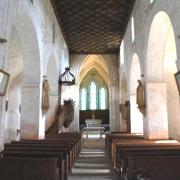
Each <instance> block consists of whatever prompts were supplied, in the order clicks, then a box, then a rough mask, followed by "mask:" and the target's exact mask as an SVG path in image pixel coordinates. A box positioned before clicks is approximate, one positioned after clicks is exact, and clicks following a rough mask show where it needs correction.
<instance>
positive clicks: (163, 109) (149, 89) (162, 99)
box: [144, 82, 168, 139]
mask: <svg viewBox="0 0 180 180" xmlns="http://www.w3.org/2000/svg"><path fill="white" fill-rule="evenodd" d="M144 135H145V138H146V139H168V117H167V95H166V84H165V83H161V82H148V83H146V119H145V123H144Z"/></svg>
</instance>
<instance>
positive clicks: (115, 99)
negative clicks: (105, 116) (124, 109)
mask: <svg viewBox="0 0 180 180" xmlns="http://www.w3.org/2000/svg"><path fill="white" fill-rule="evenodd" d="M109 101H110V102H109V113H110V114H109V115H110V130H111V131H120V110H119V92H118V88H117V87H116V86H111V87H110V88H109Z"/></svg>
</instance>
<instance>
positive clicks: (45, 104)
mask: <svg viewBox="0 0 180 180" xmlns="http://www.w3.org/2000/svg"><path fill="white" fill-rule="evenodd" d="M49 90H50V88H49V83H48V80H47V79H46V76H44V81H43V91H42V109H43V111H47V110H48V109H49Z"/></svg>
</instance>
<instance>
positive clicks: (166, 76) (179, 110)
mask: <svg viewBox="0 0 180 180" xmlns="http://www.w3.org/2000/svg"><path fill="white" fill-rule="evenodd" d="M176 60H177V53H176V42H175V35H174V30H173V25H172V22H171V20H170V18H169V16H168V14H167V13H165V12H163V11H160V12H158V13H157V14H156V15H155V17H154V19H153V22H152V25H151V29H150V33H149V41H148V51H147V63H146V69H147V74H146V79H147V121H146V123H148V125H149V126H146V127H148V128H149V129H147V128H146V133H147V132H148V133H147V134H148V137H149V138H168V137H171V138H178V137H179V133H178V132H179V130H180V128H179V125H178V124H179V120H180V119H179V116H180V105H179V94H178V90H177V87H176V83H175V79H174V73H176V72H177V68H176V64H175V61H176ZM150 97H151V98H150ZM152 101H153V102H152ZM152 103H153V104H152ZM153 105H154V107H153V109H152V106H153ZM154 108H155V109H156V111H154ZM152 126H153V129H152ZM150 129H151V130H150ZM152 130H153V131H154V132H153V131H152ZM151 131H152V132H151Z"/></svg>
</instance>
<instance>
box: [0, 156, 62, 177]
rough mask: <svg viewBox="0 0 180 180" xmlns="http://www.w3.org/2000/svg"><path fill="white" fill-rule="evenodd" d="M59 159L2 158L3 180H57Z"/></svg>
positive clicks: (1, 174) (1, 172) (0, 162)
mask: <svg viewBox="0 0 180 180" xmlns="http://www.w3.org/2000/svg"><path fill="white" fill-rule="evenodd" d="M57 164H58V160H57V158H9V157H8V158H0V178H1V179H2V180H11V179H12V180H39V179H42V180H57V179H58V176H59V175H58V171H57V167H58V165H57Z"/></svg>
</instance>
